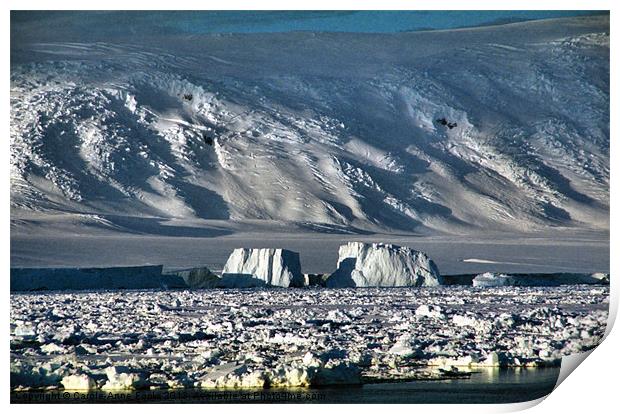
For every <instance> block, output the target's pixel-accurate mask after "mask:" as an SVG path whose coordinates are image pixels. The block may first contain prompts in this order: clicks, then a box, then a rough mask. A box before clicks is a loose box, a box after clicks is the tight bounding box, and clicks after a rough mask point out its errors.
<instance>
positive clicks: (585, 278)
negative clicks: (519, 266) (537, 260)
mask: <svg viewBox="0 0 620 414" xmlns="http://www.w3.org/2000/svg"><path fill="white" fill-rule="evenodd" d="M579 284H586V285H608V284H609V274H608V273H592V274H588V273H551V274H510V275H507V274H503V273H491V272H487V273H482V274H480V275H477V276H476V277H474V279H473V280H472V285H473V286H474V287H499V286H560V285H579Z"/></svg>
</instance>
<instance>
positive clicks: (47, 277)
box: [11, 265, 182, 292]
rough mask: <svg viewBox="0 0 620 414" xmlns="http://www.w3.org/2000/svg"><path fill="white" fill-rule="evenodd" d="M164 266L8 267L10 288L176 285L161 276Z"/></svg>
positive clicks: (174, 282)
mask: <svg viewBox="0 0 620 414" xmlns="http://www.w3.org/2000/svg"><path fill="white" fill-rule="evenodd" d="M162 268H163V266H161V265H158V266H130V267H101V268H97V267H92V268H11V291H12V292H14V291H28V290H31V291H32V290H88V289H157V288H161V287H164V286H168V287H182V286H169V285H176V284H178V281H176V280H175V278H172V279H170V278H166V277H163V276H162Z"/></svg>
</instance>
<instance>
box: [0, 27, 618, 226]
mask: <svg viewBox="0 0 620 414" xmlns="http://www.w3.org/2000/svg"><path fill="white" fill-rule="evenodd" d="M102 33H103V34H101V35H100V36H101V37H97V34H96V33H91V34H90V35H89V36H88V38H87V39H88V41H85V40H84V39H85V38H84V36H83V35H84V34H83V33H72V32H71V31H70V30H69V29H66V30H63V31H59V32H58V33H48V34H47V35H46V36H43V35H41V32H40V31H38V30H36V27H31V26H28V25H27V24H26V23H25V22H19V21H16V22H12V24H11V38H12V42H11V71H10V75H11V80H10V84H11V101H10V117H11V128H10V142H11V146H10V148H11V224H12V226H13V232H12V233H13V234H15V235H16V237H19V236H20V235H31V234H37V232H36V231H34V232H33V229H35V230H41V231H46V230H47V231H52V229H55V228H59V227H62V228H64V229H66V230H67V231H66V232H67V233H69V234H71V232H77V233H81V234H84V233H87V234H93V233H96V232H100V231H104V230H105V231H108V232H116V233H120V234H142V233H144V232H145V231H147V229H146V226H145V223H154V222H157V223H161V225H159V226H153V229H152V231H156V232H157V234H160V235H162V236H166V235H169V234H171V233H172V232H173V230H174V227H173V226H172V225H173V224H174V223H183V227H192V226H203V227H204V226H206V224H205V223H211V224H210V225H209V226H211V227H213V225H215V226H217V227H218V228H222V226H224V227H225V228H226V229H229V228H233V229H234V231H242V230H244V229H251V228H252V226H254V225H255V224H256V223H258V222H262V223H276V224H274V226H276V227H277V226H278V224H277V223H281V224H286V225H288V226H293V228H296V229H306V230H308V229H309V230H310V231H315V232H325V231H336V232H384V233H394V232H407V233H416V234H475V233H476V232H489V231H496V232H507V233H508V234H514V233H532V232H533V233H536V232H538V231H540V230H541V229H550V228H551V229H553V228H557V229H562V228H572V229H577V230H584V231H585V230H597V231H599V230H600V231H607V230H608V228H609V17H608V16H589V17H575V18H562V19H550V20H540V21H530V22H521V23H514V24H507V25H498V26H488V27H480V28H470V29H459V30H445V31H428V32H412V33H395V34H359V33H357V34H356V33H272V34H269V33H260V34H205V35H191V36H189V35H170V36H165V37H158V36H156V35H153V36H152V37H145V38H144V39H140V44H136V40H135V39H133V38H131V37H123V36H120V35H115V34H114V33H109V32H102ZM442 119H445V120H447V121H446V122H448V123H450V125H453V124H456V126H455V127H453V128H449V127H448V126H447V125H443V123H442V122H438V121H439V120H442ZM150 230H151V228H150V227H149V230H148V231H150ZM185 232H186V233H187V232H189V230H185ZM212 233H214V234H217V232H212Z"/></svg>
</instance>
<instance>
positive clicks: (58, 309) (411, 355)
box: [11, 285, 609, 391]
mask: <svg viewBox="0 0 620 414" xmlns="http://www.w3.org/2000/svg"><path fill="white" fill-rule="evenodd" d="M608 306H609V288H608V287H606V286H600V287H599V286H597V287H592V286H585V285H573V286H560V287H539V288H533V287H529V288H526V287H498V288H485V289H476V288H472V287H464V286H448V287H442V288H382V289H381V288H365V289H307V288H306V289H246V290H242V289H241V290H240V289H228V290H225V289H223V290H191V291H190V290H182V291H161V290H142V291H92V292H79V293H67V292H58V293H37V294H13V295H11V385H12V390H22V391H32V390H41V389H45V390H50V389H51V390H58V389H62V387H63V386H64V387H65V388H67V387H73V386H79V387H87V388H88V389H91V390H99V389H102V390H119V389H121V390H132V389H139V390H153V389H156V390H161V389H226V390H229V389H231V388H234V389H244V388H248V387H260V388H264V387H270V388H274V389H287V388H295V387H299V386H304V387H311V388H312V387H325V386H333V385H347V386H351V385H358V386H359V385H361V384H370V383H381V382H395V381H398V382H401V381H402V382H407V381H412V380H442V379H449V378H453V377H454V376H457V377H458V378H459V381H470V380H472V379H473V380H474V382H470V384H471V383H475V380H476V378H481V377H480V374H479V371H481V370H482V371H484V370H487V369H489V368H497V369H500V370H506V369H511V368H515V367H519V368H522V369H526V368H539V367H548V366H555V367H557V366H558V365H559V364H560V361H561V358H562V356H564V355H569V354H574V353H579V352H583V351H586V350H589V349H592V348H594V347H595V346H596V345H598V343H599V342H600V341H601V339H602V336H603V333H604V331H605V326H606V323H607V317H608ZM76 384H77V385H76ZM414 387H415V386H414ZM371 389H372V388H371ZM394 389H397V388H394Z"/></svg>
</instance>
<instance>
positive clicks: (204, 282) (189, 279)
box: [166, 267, 221, 289]
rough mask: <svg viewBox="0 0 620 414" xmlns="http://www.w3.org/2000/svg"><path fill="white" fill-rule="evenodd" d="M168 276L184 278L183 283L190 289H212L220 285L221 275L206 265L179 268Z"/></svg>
mask: <svg viewBox="0 0 620 414" xmlns="http://www.w3.org/2000/svg"><path fill="white" fill-rule="evenodd" d="M166 276H169V277H174V276H177V277H179V278H181V279H182V283H183V284H184V285H185V286H186V287H188V288H190V289H210V288H216V287H218V286H219V285H220V281H221V279H220V277H219V276H217V275H216V274H215V273H213V272H211V270H209V269H208V268H206V267H196V268H193V269H187V270H179V271H177V272H172V273H168V274H167V275H166Z"/></svg>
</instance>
